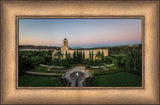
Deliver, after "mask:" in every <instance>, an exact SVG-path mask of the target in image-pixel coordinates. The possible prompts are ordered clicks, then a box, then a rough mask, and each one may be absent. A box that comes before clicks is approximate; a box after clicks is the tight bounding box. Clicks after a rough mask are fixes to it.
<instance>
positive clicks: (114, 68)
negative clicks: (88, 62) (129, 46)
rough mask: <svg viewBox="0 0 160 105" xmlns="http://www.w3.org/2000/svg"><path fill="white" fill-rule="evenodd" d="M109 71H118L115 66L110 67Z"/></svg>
mask: <svg viewBox="0 0 160 105" xmlns="http://www.w3.org/2000/svg"><path fill="white" fill-rule="evenodd" d="M109 69H110V70H118V69H119V68H118V67H117V66H110V67H109Z"/></svg>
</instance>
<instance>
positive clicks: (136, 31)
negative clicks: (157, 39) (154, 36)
mask: <svg viewBox="0 0 160 105" xmlns="http://www.w3.org/2000/svg"><path fill="white" fill-rule="evenodd" d="M141 23H142V21H141V19H19V45H34V46H57V47H61V46H62V44H63V39H64V38H65V37H66V38H67V39H68V45H69V47H70V48H94V47H109V46H121V45H134V44H141Z"/></svg>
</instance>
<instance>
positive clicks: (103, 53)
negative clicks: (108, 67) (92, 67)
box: [102, 50, 104, 61]
mask: <svg viewBox="0 0 160 105" xmlns="http://www.w3.org/2000/svg"><path fill="white" fill-rule="evenodd" d="M103 60H104V53H103V50H102V61H103Z"/></svg>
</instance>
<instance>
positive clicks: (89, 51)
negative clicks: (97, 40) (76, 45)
mask: <svg viewBox="0 0 160 105" xmlns="http://www.w3.org/2000/svg"><path fill="white" fill-rule="evenodd" d="M89 60H91V52H90V51H89Z"/></svg>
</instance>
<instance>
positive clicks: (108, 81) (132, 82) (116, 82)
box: [90, 72, 142, 87]
mask: <svg viewBox="0 0 160 105" xmlns="http://www.w3.org/2000/svg"><path fill="white" fill-rule="evenodd" d="M90 86H102V87H103V86H106V87H140V86H142V77H141V76H139V75H135V74H131V73H128V72H121V73H116V74H110V75H103V76H96V79H95V80H94V81H93V82H92V83H91V84H90Z"/></svg>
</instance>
